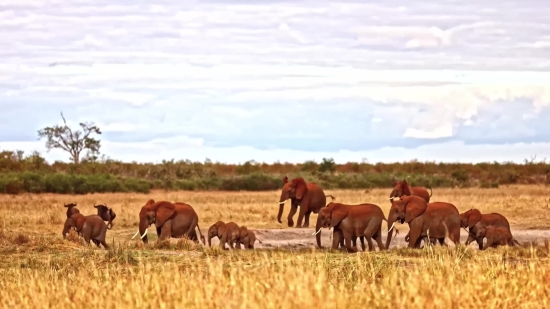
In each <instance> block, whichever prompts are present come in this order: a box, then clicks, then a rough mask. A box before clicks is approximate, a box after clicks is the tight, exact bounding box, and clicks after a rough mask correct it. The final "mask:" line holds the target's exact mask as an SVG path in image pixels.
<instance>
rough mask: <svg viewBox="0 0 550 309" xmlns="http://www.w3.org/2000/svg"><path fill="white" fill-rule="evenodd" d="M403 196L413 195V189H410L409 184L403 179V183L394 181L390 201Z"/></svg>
mask: <svg viewBox="0 0 550 309" xmlns="http://www.w3.org/2000/svg"><path fill="white" fill-rule="evenodd" d="M403 195H411V189H410V188H409V183H408V182H407V180H405V179H403V180H402V181H397V180H394V181H393V190H392V191H391V193H390V201H391V200H392V199H393V198H398V197H401V196H403Z"/></svg>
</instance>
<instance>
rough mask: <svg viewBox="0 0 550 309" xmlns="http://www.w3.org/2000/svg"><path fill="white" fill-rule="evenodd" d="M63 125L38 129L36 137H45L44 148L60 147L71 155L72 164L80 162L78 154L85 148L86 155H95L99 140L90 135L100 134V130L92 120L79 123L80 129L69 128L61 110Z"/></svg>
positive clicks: (99, 146)
mask: <svg viewBox="0 0 550 309" xmlns="http://www.w3.org/2000/svg"><path fill="white" fill-rule="evenodd" d="M61 119H63V125H61V126H60V125H55V126H52V127H46V128H44V129H42V130H38V137H39V139H41V138H46V149H47V150H48V151H50V150H52V149H61V150H63V151H66V152H68V153H69V154H70V155H71V160H72V161H73V163H74V164H79V163H80V155H81V153H82V151H84V150H85V149H87V150H88V157H96V156H95V155H97V154H99V149H100V148H101V141H100V140H99V139H95V138H92V137H90V135H91V134H93V133H95V134H98V135H101V130H100V129H99V128H98V127H97V126H95V125H94V123H93V122H81V123H80V124H79V125H80V127H81V129H82V131H80V130H77V131H74V132H73V130H71V128H70V127H69V126H68V125H67V121H66V119H65V116H64V115H63V112H61Z"/></svg>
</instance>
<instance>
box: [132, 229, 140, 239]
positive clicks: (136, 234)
mask: <svg viewBox="0 0 550 309" xmlns="http://www.w3.org/2000/svg"><path fill="white" fill-rule="evenodd" d="M138 234H139V230H138V231H137V232H136V233H135V234H134V236H132V239H134V238H136V236H138Z"/></svg>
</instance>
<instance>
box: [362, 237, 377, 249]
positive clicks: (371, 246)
mask: <svg viewBox="0 0 550 309" xmlns="http://www.w3.org/2000/svg"><path fill="white" fill-rule="evenodd" d="M367 243H368V245H369V251H373V250H374V246H373V245H372V239H371V237H367ZM363 251H365V249H363Z"/></svg>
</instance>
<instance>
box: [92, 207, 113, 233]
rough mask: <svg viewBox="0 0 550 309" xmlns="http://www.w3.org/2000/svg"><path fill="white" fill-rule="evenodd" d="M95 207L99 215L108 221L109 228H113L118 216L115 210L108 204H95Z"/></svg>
mask: <svg viewBox="0 0 550 309" xmlns="http://www.w3.org/2000/svg"><path fill="white" fill-rule="evenodd" d="M94 208H96V209H97V215H98V216H100V217H101V219H103V221H107V222H108V223H107V229H109V230H110V229H111V228H113V220H114V219H115V218H116V214H115V212H114V211H113V209H112V208H108V207H107V205H103V204H100V205H95V206H94Z"/></svg>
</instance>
